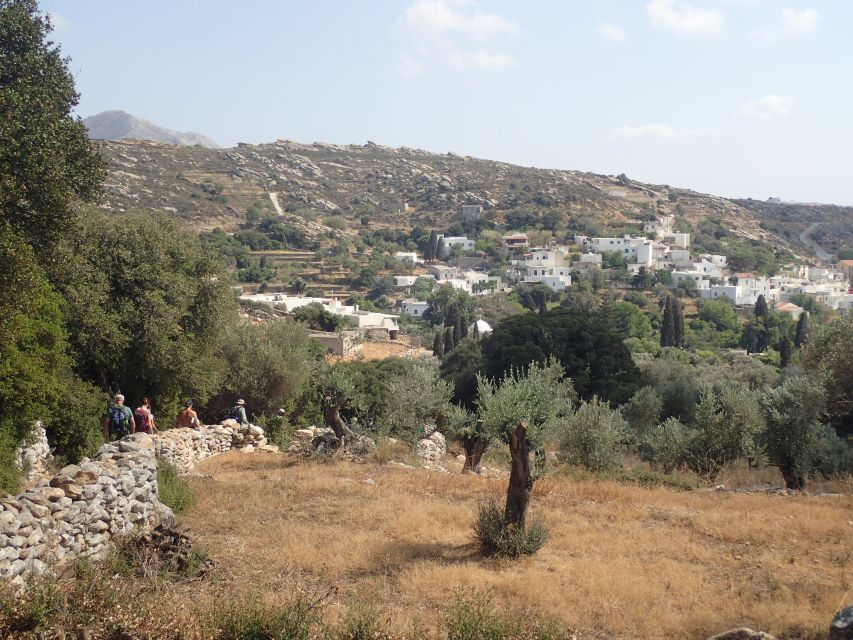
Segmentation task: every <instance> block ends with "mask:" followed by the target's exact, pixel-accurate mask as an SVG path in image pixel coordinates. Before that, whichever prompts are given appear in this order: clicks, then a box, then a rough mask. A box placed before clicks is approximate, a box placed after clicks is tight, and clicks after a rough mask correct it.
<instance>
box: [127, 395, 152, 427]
mask: <svg viewBox="0 0 853 640" xmlns="http://www.w3.org/2000/svg"><path fill="white" fill-rule="evenodd" d="M133 432H134V433H157V426H156V425H155V424H154V415H153V414H152V413H151V400H149V399H148V398H143V399H142V406H140V407H139V408H138V409H137V410H136V411H134V412H133Z"/></svg>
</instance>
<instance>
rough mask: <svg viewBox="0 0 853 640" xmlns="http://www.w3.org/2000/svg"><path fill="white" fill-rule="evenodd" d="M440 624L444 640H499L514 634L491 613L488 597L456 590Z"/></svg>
mask: <svg viewBox="0 0 853 640" xmlns="http://www.w3.org/2000/svg"><path fill="white" fill-rule="evenodd" d="M444 623H445V625H446V626H447V640H501V639H503V638H507V637H510V636H512V635H514V632H515V629H513V628H512V627H511V625H510V624H509V623H507V622H506V621H505V620H503V619H502V618H500V617H499V616H498V615H497V614H496V613H495V609H494V605H493V604H492V596H491V595H490V594H488V593H483V592H480V591H470V592H466V591H463V590H461V589H460V590H458V591H457V592H456V600H455V601H454V602H453V604H451V605H450V606H449V607H448V608H447V611H446V612H445V614H444Z"/></svg>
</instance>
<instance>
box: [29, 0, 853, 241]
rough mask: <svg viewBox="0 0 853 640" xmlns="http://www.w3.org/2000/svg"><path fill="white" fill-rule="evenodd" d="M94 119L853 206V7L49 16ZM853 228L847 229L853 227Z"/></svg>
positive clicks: (445, 4)
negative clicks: (417, 152) (118, 112)
mask: <svg viewBox="0 0 853 640" xmlns="http://www.w3.org/2000/svg"><path fill="white" fill-rule="evenodd" d="M41 8H42V10H43V11H46V12H48V13H49V14H50V15H51V16H52V18H53V22H54V27H55V30H54V33H53V34H52V39H53V40H54V41H56V42H57V43H59V44H60V45H61V48H62V51H63V53H64V54H65V55H67V56H70V57H71V63H70V68H71V70H72V72H73V73H74V75H75V78H76V82H77V88H78V90H79V91H80V93H81V100H80V105H79V107H78V110H77V112H78V113H79V114H80V115H81V116H83V117H85V116H89V115H93V114H96V113H99V112H101V111H104V110H107V109H122V110H125V111H127V112H129V113H132V114H133V115H135V116H138V117H142V118H145V119H148V120H151V121H153V122H155V123H157V124H158V125H160V126H163V127H166V128H169V129H176V130H180V131H196V132H199V133H203V134H205V135H208V136H210V137H212V138H213V139H214V140H216V141H218V142H219V143H220V144H222V145H224V146H233V145H235V144H236V143H237V142H249V143H260V142H272V141H274V140H276V139H290V140H296V141H299V142H309V143H310V142H315V141H322V142H332V143H340V144H348V143H354V144H363V143H365V142H367V141H368V140H370V141H373V142H376V143H378V144H384V145H389V146H395V147H398V146H407V147H414V148H420V149H426V150H429V151H435V152H440V153H444V152H448V151H453V152H455V153H459V154H463V155H471V156H475V157H480V158H487V159H491V160H502V161H506V162H511V163H514V164H520V165H525V166H536V167H545V168H553V169H577V170H582V171H593V172H596V173H606V174H619V173H625V174H626V175H627V176H628V177H629V178H633V179H637V180H643V181H646V182H652V183H655V184H670V185H673V186H677V187H683V188H691V189H695V190H697V191H703V192H708V193H713V194H716V195H720V196H726V197H752V198H756V199H766V198H768V197H780V198H782V199H784V200H789V201H801V202H827V203H834V204H845V205H853V179H851V166H850V160H849V158H850V153H851V146H853V115H851V114H853V108H851V107H852V106H853V38H851V34H853V2H851V1H850V0H834V1H831V0H806V1H804V2H801V1H800V0H689V1H688V0H569V1H563V0H526V1H525V2H519V1H517V0H361V1H360V2H354V1H351V0H336V1H333V0H310V1H309V0H302V1H300V2H296V1H291V0H278V1H273V0H242V1H241V2H239V3H237V2H233V1H229V2H226V1H224V0H205V2H197V1H196V2H191V1H190V0H145V1H144V2H143V1H142V0H123V1H122V2H115V1H114V0H42V2H41ZM851 224H853V221H851Z"/></svg>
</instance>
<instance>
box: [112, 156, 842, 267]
mask: <svg viewBox="0 0 853 640" xmlns="http://www.w3.org/2000/svg"><path fill="white" fill-rule="evenodd" d="M101 149H102V153H103V154H104V156H105V157H106V158H107V159H108V161H109V164H110V167H111V172H110V177H109V179H108V185H107V196H106V199H105V203H104V205H103V206H104V207H106V208H108V209H111V210H125V209H131V208H139V207H141V208H146V209H159V210H166V211H170V212H173V213H175V214H176V215H179V216H180V217H182V218H184V219H185V220H186V221H187V223H188V224H190V225H191V226H193V227H195V228H198V229H202V230H203V229H211V228H214V227H222V228H224V229H234V228H236V227H237V225H238V224H240V223H242V222H244V221H245V219H246V216H247V212H249V211H250V209H252V208H253V207H254V208H255V210H257V208H258V207H261V208H266V209H267V212H266V213H267V214H268V213H270V212H272V211H273V210H275V211H277V212H278V213H279V215H282V216H284V217H286V218H288V220H289V221H290V222H292V223H294V224H303V225H305V226H307V227H313V228H314V230H315V231H321V230H324V227H323V226H322V225H319V224H318V222H317V221H318V220H323V221H326V222H328V219H329V218H334V219H335V221H336V227H337V228H343V231H344V232H345V233H346V232H347V231H349V230H354V229H356V228H358V227H359V223H360V220H361V219H362V218H364V217H365V216H367V217H368V218H369V221H370V225H371V226H372V227H374V228H375V227H382V226H389V227H391V226H393V227H405V226H409V227H411V226H413V225H416V224H420V225H423V226H426V227H437V228H446V227H447V226H448V225H449V224H452V223H453V222H455V221H458V219H459V207H460V205H462V204H471V203H479V204H482V205H483V206H484V208H485V214H484V215H485V217H486V218H488V219H491V220H493V221H495V222H498V223H499V222H502V221H503V220H504V219H505V216H506V215H507V214H508V213H510V212H513V211H530V212H533V213H536V214H543V213H547V212H559V213H561V214H568V217H567V224H568V226H569V228H570V229H571V228H574V229H576V230H580V231H583V230H585V229H591V228H592V229H595V228H596V226H597V227H598V228H603V227H602V225H603V226H605V227H608V228H610V229H614V228H618V226H619V225H620V224H621V223H627V222H628V221H630V220H635V219H637V218H643V217H648V216H650V215H651V214H653V213H655V212H658V213H675V214H677V215H678V216H679V218H681V219H683V220H685V221H687V222H690V223H691V224H692V225H693V226H694V227H695V225H697V224H699V223H701V222H702V221H703V220H706V219H710V220H711V221H713V222H715V223H719V224H722V225H724V226H725V227H727V228H729V229H731V230H733V231H734V232H735V233H737V234H738V235H741V236H744V237H748V238H754V239H760V240H764V241H766V242H768V243H769V244H771V245H772V246H775V247H785V248H789V249H791V250H792V251H794V252H795V253H806V254H807V253H808V252H809V251H810V250H809V249H808V248H807V247H806V246H805V245H803V244H802V243H801V241H800V237H799V236H800V234H801V233H802V232H803V231H804V230H805V229H806V228H807V227H808V226H809V225H810V224H812V223H814V222H821V223H824V224H825V225H826V229H824V231H825V230H829V229H833V230H836V231H837V233H840V234H841V236H843V238H842V240H841V241H842V244H844V243H847V244H850V243H853V230H851V225H850V224H849V221H850V220H851V216H853V209H851V208H842V207H827V206H817V205H797V206H791V205H785V204H774V203H763V202H757V201H752V200H742V201H734V200H730V199H726V198H721V197H716V196H712V195H707V194H702V193H697V192H695V191H691V190H688V189H680V188H676V187H671V186H669V185H652V184H644V183H639V182H635V181H632V180H630V179H628V178H627V177H626V176H624V175H623V176H619V177H616V176H605V175H598V174H592V173H583V172H580V171H558V170H549V169H536V168H529V167H520V166H515V165H511V164H506V163H502V162H493V161H489V160H481V159H477V158H472V157H469V156H459V155H455V154H452V153H448V154H436V153H429V152H426V151H421V150H417V149H410V148H406V147H402V148H396V149H395V148H390V147H384V146H380V145H377V144H374V143H371V142H368V143H367V144H365V145H333V144H321V143H314V144H301V143H296V142H291V141H288V140H279V141H276V142H274V143H271V144H261V145H248V144H241V145H238V146H237V147H236V148H233V149H207V148H200V147H180V146H176V145H169V144H163V143H155V142H140V141H119V142H105V143H103V145H102V147H101ZM404 202H405V203H407V204H408V207H407V208H403V210H401V209H400V207H399V206H398V205H400V204H401V203H404ZM845 221H846V222H847V224H846V225H845V224H844V223H845ZM834 232H835V231H834Z"/></svg>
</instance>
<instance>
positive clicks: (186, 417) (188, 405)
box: [175, 400, 201, 429]
mask: <svg viewBox="0 0 853 640" xmlns="http://www.w3.org/2000/svg"><path fill="white" fill-rule="evenodd" d="M200 426H201V423H200V422H199V420H198V414H197V413H196V412H195V411H193V401H192V400H187V401H186V402H185V403H184V410H183V411H181V412H180V413H179V414H178V419H177V420H176V421H175V429H198V428H199V427H200Z"/></svg>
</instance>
